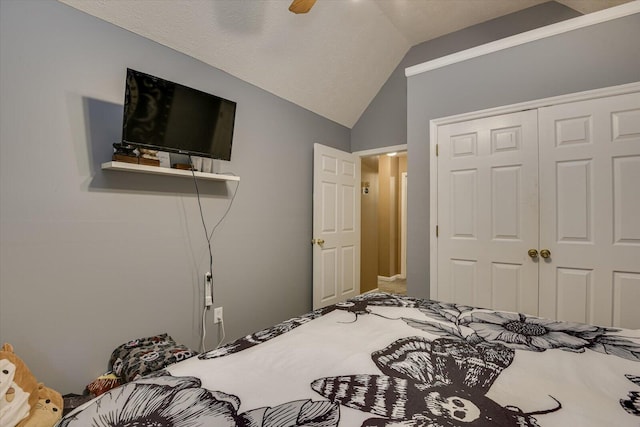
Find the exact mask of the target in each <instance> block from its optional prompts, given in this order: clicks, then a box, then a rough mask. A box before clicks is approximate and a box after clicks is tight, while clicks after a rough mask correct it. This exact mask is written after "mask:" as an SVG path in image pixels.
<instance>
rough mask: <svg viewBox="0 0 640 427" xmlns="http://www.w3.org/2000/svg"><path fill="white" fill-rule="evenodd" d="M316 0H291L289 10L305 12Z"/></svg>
mask: <svg viewBox="0 0 640 427" xmlns="http://www.w3.org/2000/svg"><path fill="white" fill-rule="evenodd" d="M315 2H316V0H293V2H292V3H291V6H289V10H290V11H291V12H293V13H307V12H309V11H310V10H311V8H312V7H313V5H314V4H315Z"/></svg>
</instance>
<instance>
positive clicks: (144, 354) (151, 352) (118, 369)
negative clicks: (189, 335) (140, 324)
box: [109, 333, 198, 384]
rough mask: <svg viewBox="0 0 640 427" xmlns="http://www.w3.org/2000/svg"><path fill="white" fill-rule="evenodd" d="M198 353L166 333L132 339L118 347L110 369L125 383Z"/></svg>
mask: <svg viewBox="0 0 640 427" xmlns="http://www.w3.org/2000/svg"><path fill="white" fill-rule="evenodd" d="M196 354H198V353H197V352H195V351H193V350H190V349H189V348H188V347H185V346H184V345H182V344H177V343H176V342H175V341H174V340H173V338H171V337H170V336H169V335H167V334H166V333H164V334H160V335H155V336H152V337H146V338H138V339H135V340H131V341H129V342H127V343H124V344H122V345H120V346H118V347H116V349H115V350H113V352H112V353H111V358H110V359H109V369H111V370H112V371H113V373H114V374H116V375H117V376H118V377H120V378H121V379H122V383H123V384H124V383H126V382H129V381H133V380H136V379H138V378H140V377H142V376H144V375H147V374H150V373H151V372H155V371H157V370H160V369H162V368H164V367H166V366H168V365H171V364H172V363H176V362H179V361H181V360H185V359H188V358H190V357H193V356H195V355H196Z"/></svg>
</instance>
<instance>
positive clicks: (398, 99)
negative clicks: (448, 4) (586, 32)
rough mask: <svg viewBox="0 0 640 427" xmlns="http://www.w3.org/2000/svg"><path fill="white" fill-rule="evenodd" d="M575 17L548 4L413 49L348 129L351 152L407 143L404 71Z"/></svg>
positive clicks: (557, 6) (566, 9)
mask: <svg viewBox="0 0 640 427" xmlns="http://www.w3.org/2000/svg"><path fill="white" fill-rule="evenodd" d="M576 16H580V13H579V12H576V11H575V10H573V9H571V8H568V7H566V6H564V5H562V4H560V3H556V2H555V1H550V2H547V3H543V4H540V5H537V6H534V7H530V8H528V9H525V10H521V11H519V12H515V13H511V14H509V15H505V16H502V17H500V18H496V19H492V20H489V21H486V22H483V23H481V24H478V25H474V26H472V27H468V28H465V29H463V30H460V31H456V32H454V33H451V34H447V35H445V36H442V37H439V38H437V39H434V40H430V41H427V42H424V43H421V44H418V45H416V46H414V47H412V48H411V49H410V50H409V52H407V54H406V55H405V56H404V58H403V59H402V61H401V62H400V64H399V65H398V67H396V69H395V70H394V72H393V73H392V74H391V76H390V77H389V79H388V80H387V82H386V83H385V84H384V85H383V86H382V88H381V89H380V92H378V94H377V95H376V96H375V98H374V99H373V101H371V104H369V106H368V107H367V109H366V110H365V112H364V113H363V114H362V116H361V117H360V119H359V120H358V122H357V123H356V124H355V126H354V127H353V129H352V130H351V149H352V150H353V151H361V150H367V149H372V148H380V147H388V146H391V145H399V144H406V143H407V78H406V77H405V74H404V70H405V68H407V67H410V66H412V65H416V64H420V63H423V62H426V61H430V60H432V59H435V58H439V57H441V56H445V55H449V54H451V53H454V52H459V51H461V50H464V49H469V48H472V47H475V46H479V45H482V44H485V43H489V42H492V41H495V40H499V39H502V38H505V37H508V36H512V35H514V34H518V33H521V32H524V31H529V30H532V29H534V28H539V27H543V26H545V25H550V24H553V23H556V22H560V21H564V20H566V19H570V18H574V17H576Z"/></svg>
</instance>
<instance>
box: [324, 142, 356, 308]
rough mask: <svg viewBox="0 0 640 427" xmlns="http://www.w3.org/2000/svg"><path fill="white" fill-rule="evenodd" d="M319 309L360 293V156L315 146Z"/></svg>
mask: <svg viewBox="0 0 640 427" xmlns="http://www.w3.org/2000/svg"><path fill="white" fill-rule="evenodd" d="M313 158H314V162H313V165H314V168H313V237H312V244H313V308H314V309H317V308H320V307H324V306H327V305H330V304H335V303H338V302H341V301H344V300H346V299H347V298H352V297H354V296H356V295H358V294H359V293H360V172H361V169H360V157H359V156H357V155H354V154H351V153H347V152H344V151H340V150H337V149H335V148H331V147H327V146H324V145H321V144H314V153H313Z"/></svg>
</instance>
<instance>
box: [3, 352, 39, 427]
mask: <svg viewBox="0 0 640 427" xmlns="http://www.w3.org/2000/svg"><path fill="white" fill-rule="evenodd" d="M37 402H38V382H37V381H36V378H35V377H34V376H33V374H32V373H31V371H30V370H29V368H28V367H27V365H26V364H25V363H24V362H23V361H22V360H21V359H20V358H19V357H18V356H16V354H15V353H14V352H13V347H12V346H11V344H4V345H3V346H2V348H1V349H0V425H1V426H3V427H4V426H8V427H13V426H15V425H17V424H18V423H19V422H20V421H22V420H24V419H26V418H28V417H29V416H30V415H31V413H32V412H33V411H34V410H35V406H36V403H37Z"/></svg>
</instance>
